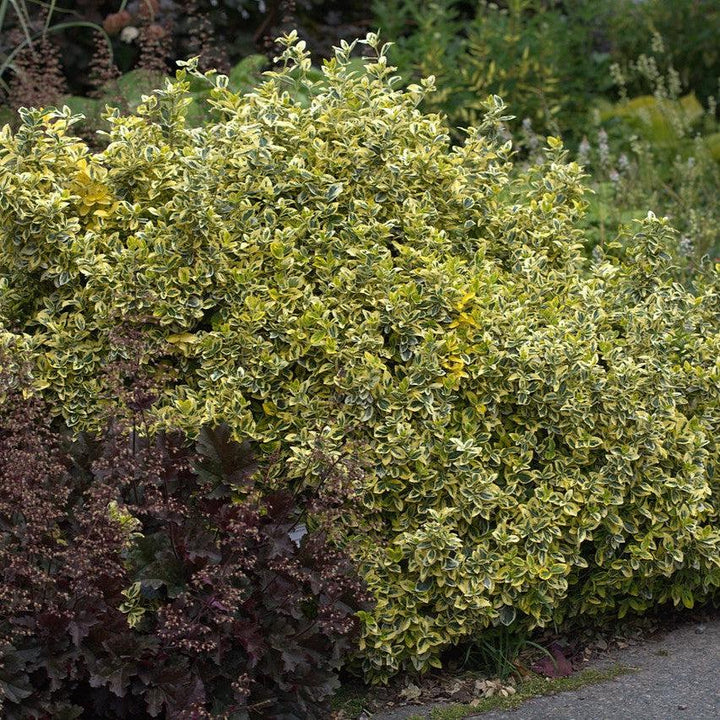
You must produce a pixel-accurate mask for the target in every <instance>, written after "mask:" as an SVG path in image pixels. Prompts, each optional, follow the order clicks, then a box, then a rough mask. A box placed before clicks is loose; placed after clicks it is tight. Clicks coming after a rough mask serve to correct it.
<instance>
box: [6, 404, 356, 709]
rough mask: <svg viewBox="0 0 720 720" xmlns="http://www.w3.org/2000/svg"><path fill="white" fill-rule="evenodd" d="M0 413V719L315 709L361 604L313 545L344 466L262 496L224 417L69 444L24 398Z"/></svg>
mask: <svg viewBox="0 0 720 720" xmlns="http://www.w3.org/2000/svg"><path fill="white" fill-rule="evenodd" d="M0 415H1V417H0V606H1V607H2V613H0V714H2V717H3V718H6V719H7V720H27V719H28V718H58V719H60V718H68V719H69V718H77V717H92V718H115V719H116V720H117V719H118V718H127V719H128V720H130V719H132V720H137V719H139V718H148V717H165V718H177V719H178V720H180V719H181V718H186V719H188V720H189V719H191V718H192V719H195V720H197V719H199V718H211V717H212V718H214V717H217V718H229V717H232V718H237V720H242V719H243V718H257V717H266V718H281V717H282V718H287V719H288V720H291V719H295V720H306V719H307V718H317V719H318V720H321V719H322V718H327V716H328V712H329V710H328V707H327V704H328V700H329V696H330V695H331V693H332V691H333V690H334V689H335V688H336V687H337V684H338V681H337V674H336V671H337V669H338V667H339V665H340V663H341V661H342V660H343V656H344V655H345V654H347V652H348V651H349V649H350V648H351V647H353V646H354V645H353V644H351V641H352V638H353V636H354V635H355V634H356V633H357V629H358V627H357V618H355V617H354V616H353V613H354V611H355V610H357V609H358V608H359V607H363V605H362V603H363V602H364V595H363V591H362V590H361V588H360V586H359V583H358V581H357V579H356V576H355V573H354V571H353V569H352V568H351V566H350V563H349V560H348V558H347V557H346V556H345V555H343V554H342V553H341V552H340V551H338V550H336V549H333V548H331V547H330V546H329V545H328V544H327V541H326V532H325V529H326V528H327V527H328V525H329V524H332V522H333V520H334V518H335V516H336V515H337V514H338V512H340V511H341V508H342V506H343V503H344V499H345V494H346V487H347V475H346V473H345V472H344V470H343V466H341V465H338V464H337V463H335V464H326V465H325V473H324V476H323V480H324V482H323V486H322V487H321V488H316V489H315V490H313V491H310V490H309V489H308V490H306V491H305V493H304V494H303V495H302V496H298V495H293V494H292V493H290V492H289V491H288V489H287V488H282V489H276V490H274V491H271V492H269V491H268V490H267V489H265V490H263V491H261V490H260V486H259V485H256V484H255V477H256V475H257V471H258V468H257V466H256V464H255V461H254V460H253V457H252V454H251V453H250V450H249V446H248V444H247V443H244V444H241V443H235V442H232V441H231V440H230V439H229V432H228V431H227V429H226V428H223V427H220V428H217V429H215V430H209V429H206V430H204V431H203V433H202V434H201V436H200V438H199V440H198V442H197V446H196V447H193V446H192V445H191V444H188V443H187V442H186V441H185V440H183V439H182V438H181V437H180V436H179V435H177V434H174V435H169V434H160V435H158V436H157V437H156V438H154V440H153V441H152V442H151V443H147V442H145V441H142V440H141V439H140V438H139V437H138V436H136V437H135V441H134V442H133V443H132V444H130V442H129V440H128V436H127V435H126V434H124V433H122V432H119V428H117V427H115V428H110V429H109V431H108V432H107V433H106V434H105V435H104V436H103V437H98V438H94V439H92V438H88V437H83V438H81V439H80V440H78V441H77V442H75V443H74V444H72V445H71V444H69V442H68V440H67V438H64V437H63V436H62V435H58V434H57V433H56V432H55V431H54V430H53V429H52V428H51V427H50V424H49V422H48V412H47V408H45V407H44V406H43V404H42V403H41V402H39V401H38V400H37V399H32V398H31V399H23V397H22V395H21V394H20V393H19V392H17V391H12V392H10V393H9V394H7V395H6V396H5V402H4V403H3V406H2V412H1V413H0ZM308 510H311V512H310V513H308ZM307 525H310V527H309V528H308V527H307Z"/></svg>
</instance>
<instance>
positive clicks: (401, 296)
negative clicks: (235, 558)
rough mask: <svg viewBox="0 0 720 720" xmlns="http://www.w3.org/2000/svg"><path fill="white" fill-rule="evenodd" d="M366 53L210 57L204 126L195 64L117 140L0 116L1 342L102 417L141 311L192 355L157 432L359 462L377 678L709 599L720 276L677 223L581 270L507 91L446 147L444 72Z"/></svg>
mask: <svg viewBox="0 0 720 720" xmlns="http://www.w3.org/2000/svg"><path fill="white" fill-rule="evenodd" d="M362 42H364V43H365V44H366V45H368V46H370V48H371V49H372V50H374V51H375V54H376V56H375V57H374V58H373V59H370V60H368V61H367V62H366V64H365V66H364V70H363V71H362V72H358V71H357V70H356V69H354V68H357V64H351V63H350V53H351V50H352V48H353V46H352V45H347V44H343V45H342V47H341V48H339V49H338V50H337V52H336V56H335V58H334V59H332V60H330V61H328V62H326V63H325V66H324V70H323V72H324V76H325V77H324V80H322V81H317V80H314V81H313V80H310V79H308V77H309V76H307V75H306V71H307V69H308V68H309V58H308V54H307V52H306V51H305V49H304V46H303V44H302V43H301V42H298V41H297V39H296V38H295V37H294V36H292V35H291V36H288V37H286V38H284V39H283V43H284V46H285V51H284V53H283V54H282V56H281V59H280V60H281V69H279V70H277V71H276V72H271V73H267V74H266V75H267V79H266V81H265V82H264V83H263V84H261V85H260V86H259V87H257V88H256V89H255V90H254V91H253V92H250V93H248V94H244V95H238V94H234V93H232V92H230V91H229V90H228V89H227V87H226V85H227V83H226V79H225V78H223V76H210V75H208V76H207V77H206V81H207V82H208V83H213V84H214V87H213V89H212V92H211V95H210V96H211V99H210V102H211V104H212V105H213V106H214V109H215V111H216V112H217V113H218V114H219V117H220V120H219V121H217V122H212V123H208V124H206V125H204V126H202V127H200V128H196V129H191V128H189V127H188V126H187V125H186V123H185V120H184V112H185V108H186V106H187V104H188V95H187V90H188V86H189V81H190V77H191V75H193V74H194V75H197V73H196V72H195V70H194V68H193V66H192V65H190V66H189V67H188V68H187V69H183V70H181V71H180V72H179V73H178V77H177V79H176V80H174V81H171V82H168V84H167V85H166V87H165V88H164V89H163V90H160V91H157V92H156V93H155V94H153V95H151V96H148V97H146V98H145V100H144V102H143V104H142V105H141V106H140V107H139V108H138V109H137V112H136V113H135V114H133V115H130V116H121V115H120V114H119V113H116V112H113V113H111V114H110V117H109V120H110V123H111V130H110V133H109V137H108V141H109V142H108V145H107V147H106V149H104V150H103V151H101V152H92V151H91V150H90V149H89V148H88V147H87V146H86V145H85V144H84V143H83V142H82V141H81V140H79V139H77V138H75V137H73V135H72V125H73V122H74V118H73V117H72V116H71V115H70V113H69V111H63V110H60V111H55V110H26V111H24V112H23V114H22V122H21V125H20V127H19V129H18V130H17V132H15V133H13V132H12V131H11V130H10V129H9V128H8V127H5V128H4V129H3V130H2V131H1V132H0V345H2V346H4V347H7V348H10V349H11V350H12V353H13V357H14V358H17V362H18V364H21V363H22V362H27V363H29V365H30V368H31V372H32V376H33V378H34V385H35V387H36V389H37V390H38V391H40V392H42V393H43V394H44V395H45V396H46V398H48V399H49V400H51V401H52V402H53V404H54V406H55V407H56V409H57V412H58V414H61V415H62V416H63V417H64V418H65V420H66V421H67V423H69V424H70V426H72V427H73V428H75V429H77V430H93V429H97V428H98V427H99V422H100V421H99V418H101V417H102V416H103V413H104V411H105V410H106V409H107V408H108V407H109V406H111V405H112V403H113V401H114V398H113V397H112V395H111V393H110V391H109V389H108V387H107V386H106V384H105V380H104V374H103V369H104V368H105V367H106V366H107V365H108V364H109V363H111V362H112V361H113V360H116V359H118V358H120V357H122V355H123V353H127V352H128V351H127V348H126V347H125V346H123V345H122V344H121V343H118V342H116V340H115V328H116V325H117V324H118V322H119V321H120V320H121V319H122V318H126V319H127V320H128V322H131V323H132V324H133V325H134V327H135V328H136V329H140V330H141V331H142V334H143V337H144V338H145V340H146V341H147V344H148V347H151V348H152V349H153V354H152V356H150V355H148V357H147V358H144V357H143V356H141V357H139V358H138V360H139V361H140V362H141V363H143V362H145V363H146V364H147V365H148V370H149V371H150V372H151V373H156V374H158V376H160V375H161V374H162V375H163V377H165V376H166V375H167V371H168V368H172V369H173V370H174V371H175V375H174V379H173V380H172V381H169V382H165V384H164V386H163V387H164V390H163V393H162V394H161V396H160V398H159V399H158V401H157V402H156V404H155V406H154V407H153V408H152V410H151V411H150V414H149V416H148V421H149V422H150V423H153V424H155V425H156V426H161V425H162V426H179V427H181V428H184V429H186V430H189V431H191V432H195V431H197V429H198V428H199V427H200V426H202V425H203V424H214V423H218V422H221V421H225V422H227V423H229V424H230V426H231V427H232V428H233V431H234V432H235V434H236V436H237V437H238V438H252V439H254V440H256V441H259V442H261V443H262V444H263V445H264V446H265V447H266V448H272V449H277V450H279V451H280V452H281V453H282V456H283V457H284V458H286V460H287V463H288V464H289V465H290V467H291V468H295V473H296V474H297V475H300V474H301V472H305V471H307V468H308V467H310V468H311V469H310V472H311V471H312V461H311V458H312V451H313V448H314V446H315V442H316V441H317V440H318V438H322V440H323V444H324V447H325V448H327V449H329V450H330V451H334V452H341V451H343V450H346V449H347V448H353V449H355V450H356V451H358V452H361V453H362V454H363V456H364V458H365V461H366V464H367V468H368V470H367V474H366V477H365V480H364V483H363V486H362V487H361V488H360V489H359V502H360V503H361V505H362V508H363V514H364V516H365V518H366V522H367V526H366V527H365V528H364V529H363V532H361V533H357V535H355V536H354V537H351V538H350V541H351V546H352V547H353V548H354V552H355V553H356V555H357V558H358V561H359V562H360V564H361V567H362V569H363V573H364V576H365V578H366V580H367V582H368V584H369V586H370V588H371V590H372V591H373V593H374V594H375V597H376V599H377V604H376V607H375V609H374V611H373V612H372V613H367V614H365V615H364V617H363V621H364V635H363V639H362V649H361V654H362V658H363V663H364V666H365V670H366V671H367V673H368V674H369V675H370V676H371V677H373V678H375V679H384V678H387V677H388V676H390V675H392V674H393V673H394V672H396V671H397V670H398V669H400V668H401V667H404V666H414V667H415V668H418V669H420V670H422V669H426V668H428V667H430V666H434V665H437V664H438V662H439V661H438V656H439V653H440V651H442V650H443V649H445V648H447V647H449V646H450V645H452V644H453V643H457V642H459V641H461V640H463V639H467V638H470V637H472V636H476V635H477V634H479V633H481V632H482V631H483V629H484V628H486V627H488V626H490V625H492V624H499V623H505V624H511V623H513V622H517V623H523V624H525V625H529V626H532V625H542V624H546V623H549V622H551V621H554V620H560V619H562V618H563V617H566V616H569V615H572V614H576V613H579V612H584V613H601V612H606V611H610V612H614V613H619V614H624V613H625V612H627V611H629V610H637V611H640V610H643V609H645V608H647V607H650V606H652V605H654V604H657V603H660V602H663V601H665V600H672V601H674V602H675V603H683V604H685V605H692V604H693V602H694V601H695V600H697V599H702V598H707V597H709V596H711V595H713V594H714V593H716V592H717V587H718V584H720V543H719V539H720V538H719V536H718V502H719V496H718V481H717V479H716V477H715V474H714V468H715V465H716V463H717V456H718V450H717V444H716V442H715V437H716V436H717V429H718V418H719V414H718V413H719V410H718V407H719V405H718V387H719V386H718V382H719V379H720V369H719V368H720V366H719V365H718V358H719V357H720V353H719V350H720V342H719V341H718V309H719V308H720V305H719V303H718V287H719V284H718V276H717V274H716V273H715V271H714V270H709V271H708V272H707V273H706V274H705V276H703V277H702V278H700V279H698V281H697V282H696V284H695V288H694V290H693V291H692V292H691V291H689V290H687V289H686V288H684V287H680V286H678V285H676V284H674V282H673V279H672V273H671V272H670V268H669V265H668V263H669V260H668V256H667V254H666V252H665V248H666V244H667V239H668V238H669V237H670V235H671V233H672V231H671V229H670V228H669V227H668V225H667V223H666V221H664V220H661V219H657V218H655V217H653V216H649V217H648V218H647V219H646V220H644V221H643V222H642V223H640V225H639V227H638V230H637V233H636V234H635V236H634V237H633V238H632V239H631V240H630V243H629V245H630V250H629V251H628V252H627V253H626V254H623V253H620V252H619V251H618V252H615V250H614V247H613V246H611V247H610V248H608V251H607V255H606V256H603V257H602V258H601V259H600V260H598V261H597V262H595V263H594V264H593V265H592V266H591V267H585V264H584V260H583V256H582V254H581V252H580V248H581V244H582V233H581V231H580V230H579V229H578V228H579V222H578V221H579V218H580V217H581V215H582V213H583V210H584V201H583V186H582V182H581V180H582V173H581V169H580V168H579V166H577V165H576V164H574V163H567V162H566V159H565V158H566V156H565V152H564V150H563V148H562V145H561V143H560V142H559V141H558V140H555V139H553V138H549V139H548V147H547V150H546V159H545V162H544V163H543V164H542V165H538V166H533V167H531V168H529V169H527V170H520V169H518V168H515V169H513V151H512V146H511V143H509V142H506V141H505V140H504V139H503V135H502V133H500V131H499V127H500V124H501V123H502V120H503V118H504V113H505V108H504V106H503V104H502V102H501V101H500V100H499V98H490V99H489V100H488V101H487V103H486V115H485V119H484V121H483V122H482V124H481V125H480V126H479V127H478V128H470V129H468V130H467V137H466V140H465V142H464V143H463V144H462V145H460V146H455V147H453V146H451V143H450V140H449V137H448V132H447V128H446V126H445V124H444V122H443V118H442V117H440V116H438V115H426V114H422V113H421V112H420V111H419V110H418V109H417V106H418V104H419V103H420V101H421V99H422V97H423V95H424V93H425V92H426V91H427V90H429V89H431V88H432V81H431V80H428V81H426V82H425V83H424V86H419V85H412V86H410V87H409V88H407V89H406V90H404V91H400V90H397V89H395V83H394V81H393V79H392V71H393V69H392V68H391V67H388V65H387V63H386V60H385V54H384V48H381V47H380V46H379V44H378V40H377V37H375V36H374V35H369V36H368V37H367V39H366V40H364V41H362ZM195 79H196V78H194V80H193V81H195ZM299 89H300V90H302V93H300V92H298V90H299ZM299 97H300V99H297V98H299ZM158 353H159V358H158ZM151 357H152V362H151V360H150V358H151Z"/></svg>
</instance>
